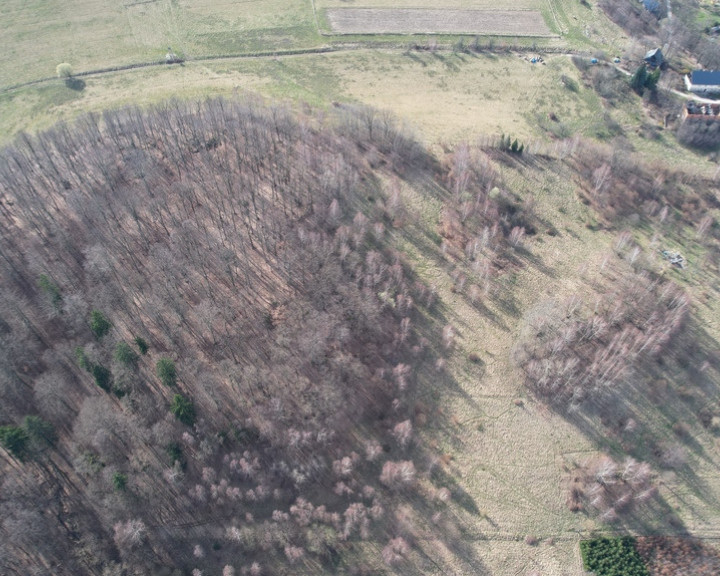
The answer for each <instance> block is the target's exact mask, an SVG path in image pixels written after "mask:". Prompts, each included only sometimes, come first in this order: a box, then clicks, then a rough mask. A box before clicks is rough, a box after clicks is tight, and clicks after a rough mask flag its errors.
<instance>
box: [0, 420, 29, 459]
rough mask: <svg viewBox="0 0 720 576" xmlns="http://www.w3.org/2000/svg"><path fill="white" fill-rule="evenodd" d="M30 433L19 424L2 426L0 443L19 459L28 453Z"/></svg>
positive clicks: (0, 427) (0, 428)
mask: <svg viewBox="0 0 720 576" xmlns="http://www.w3.org/2000/svg"><path fill="white" fill-rule="evenodd" d="M28 440H29V439H28V435H27V432H25V430H23V429H22V428H19V427H18V426H0V444H2V445H3V447H4V448H5V449H6V450H7V451H8V452H10V453H11V454H12V455H13V456H15V458H17V459H18V460H23V459H24V458H25V456H26V454H27V444H28Z"/></svg>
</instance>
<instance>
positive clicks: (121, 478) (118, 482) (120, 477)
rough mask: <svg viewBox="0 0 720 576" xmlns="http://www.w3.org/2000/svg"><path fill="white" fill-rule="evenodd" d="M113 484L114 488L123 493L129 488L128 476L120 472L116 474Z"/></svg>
mask: <svg viewBox="0 0 720 576" xmlns="http://www.w3.org/2000/svg"><path fill="white" fill-rule="evenodd" d="M112 483H113V488H114V489H115V490H116V491H118V492H122V491H124V490H125V488H126V487H127V476H126V475H125V474H121V473H120V472H115V474H113V477H112Z"/></svg>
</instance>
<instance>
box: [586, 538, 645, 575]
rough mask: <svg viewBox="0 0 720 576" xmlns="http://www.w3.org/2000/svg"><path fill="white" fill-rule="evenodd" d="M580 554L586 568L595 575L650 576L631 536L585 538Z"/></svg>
mask: <svg viewBox="0 0 720 576" xmlns="http://www.w3.org/2000/svg"><path fill="white" fill-rule="evenodd" d="M580 554H581V555H582V559H583V565H584V567H585V570H588V571H589V572H593V573H595V576H649V572H648V569H647V567H646V566H645V563H644V562H643V560H642V558H641V557H640V554H638V552H637V550H636V549H635V539H634V538H632V537H630V536H625V537H622V538H595V539H594V540H583V541H582V542H580Z"/></svg>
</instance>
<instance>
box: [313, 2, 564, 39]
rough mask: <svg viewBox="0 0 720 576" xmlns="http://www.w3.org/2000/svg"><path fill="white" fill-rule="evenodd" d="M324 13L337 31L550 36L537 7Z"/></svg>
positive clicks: (550, 33)
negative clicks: (529, 8) (531, 8)
mask: <svg viewBox="0 0 720 576" xmlns="http://www.w3.org/2000/svg"><path fill="white" fill-rule="evenodd" d="M326 15H327V20H328V22H329V23H330V27H331V28H332V31H333V32H335V33H338V34H434V33H435V34H443V33H444V34H483V35H497V36H552V32H551V31H550V29H549V28H548V26H547V24H545V21H544V20H543V17H542V14H541V13H540V12H539V11H536V10H446V9H442V10H440V9H435V10H432V9H419V8H403V9H395V8H329V9H327V11H326Z"/></svg>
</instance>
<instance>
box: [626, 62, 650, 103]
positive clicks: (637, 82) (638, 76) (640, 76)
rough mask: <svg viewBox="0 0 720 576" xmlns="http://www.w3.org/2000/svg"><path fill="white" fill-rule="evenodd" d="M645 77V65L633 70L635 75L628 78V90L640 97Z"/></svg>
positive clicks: (643, 88) (643, 89)
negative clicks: (633, 91)
mask: <svg viewBox="0 0 720 576" xmlns="http://www.w3.org/2000/svg"><path fill="white" fill-rule="evenodd" d="M647 75H648V73H647V68H645V64H641V65H640V66H639V67H638V69H637V70H635V74H633V75H632V77H631V78H630V88H632V89H633V90H635V92H637V94H639V95H640V96H642V95H643V92H644V91H645V82H646V81H647Z"/></svg>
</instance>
